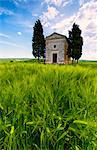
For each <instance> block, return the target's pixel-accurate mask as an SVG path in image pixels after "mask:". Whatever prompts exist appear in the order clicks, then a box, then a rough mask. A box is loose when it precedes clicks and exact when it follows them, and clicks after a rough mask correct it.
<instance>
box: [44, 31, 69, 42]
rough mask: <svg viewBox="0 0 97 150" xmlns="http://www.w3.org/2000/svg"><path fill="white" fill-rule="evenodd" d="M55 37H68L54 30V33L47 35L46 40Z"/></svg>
mask: <svg viewBox="0 0 97 150" xmlns="http://www.w3.org/2000/svg"><path fill="white" fill-rule="evenodd" d="M53 39H66V36H64V35H61V34H58V33H56V32H54V33H53V34H51V35H49V36H47V37H46V40H53Z"/></svg>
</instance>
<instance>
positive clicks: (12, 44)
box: [0, 40, 23, 48]
mask: <svg viewBox="0 0 97 150" xmlns="http://www.w3.org/2000/svg"><path fill="white" fill-rule="evenodd" d="M0 43H1V44H4V45H10V46H13V47H18V48H23V46H21V45H18V44H16V43H13V42H6V41H2V40H1V41H0Z"/></svg>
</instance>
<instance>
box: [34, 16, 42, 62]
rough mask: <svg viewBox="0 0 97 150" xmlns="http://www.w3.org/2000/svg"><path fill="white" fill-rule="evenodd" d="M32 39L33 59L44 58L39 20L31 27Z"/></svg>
mask: <svg viewBox="0 0 97 150" xmlns="http://www.w3.org/2000/svg"><path fill="white" fill-rule="evenodd" d="M33 30H34V31H33V37H32V53H33V55H34V57H35V58H38V60H39V59H40V57H43V58H44V49H45V39H44V35H43V28H42V24H41V22H40V20H39V19H38V20H37V21H36V22H35V25H34V27H33Z"/></svg>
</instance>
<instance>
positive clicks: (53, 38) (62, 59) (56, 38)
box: [46, 32, 70, 64]
mask: <svg viewBox="0 0 97 150" xmlns="http://www.w3.org/2000/svg"><path fill="white" fill-rule="evenodd" d="M67 50H68V39H67V37H66V36H64V35H61V34H58V33H56V32H54V33H53V34H51V35H49V36H47V37H46V63H50V64H52V63H54V64H55V63H57V64H67V63H69V62H70V58H69V57H68V55H67Z"/></svg>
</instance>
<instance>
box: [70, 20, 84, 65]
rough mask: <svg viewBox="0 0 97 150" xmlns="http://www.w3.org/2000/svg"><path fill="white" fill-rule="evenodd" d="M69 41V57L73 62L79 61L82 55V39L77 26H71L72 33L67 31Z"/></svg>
mask: <svg viewBox="0 0 97 150" xmlns="http://www.w3.org/2000/svg"><path fill="white" fill-rule="evenodd" d="M69 41H70V50H69V52H70V55H71V57H72V58H73V60H77V62H78V60H79V58H80V57H81V55H82V45H83V38H82V37H81V30H80V29H79V26H78V25H77V24H75V23H74V24H73V28H72V31H69Z"/></svg>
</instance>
